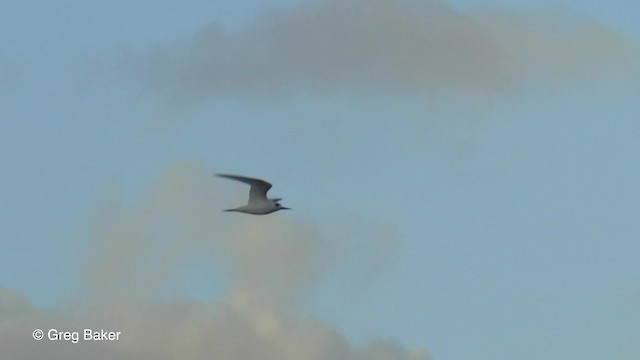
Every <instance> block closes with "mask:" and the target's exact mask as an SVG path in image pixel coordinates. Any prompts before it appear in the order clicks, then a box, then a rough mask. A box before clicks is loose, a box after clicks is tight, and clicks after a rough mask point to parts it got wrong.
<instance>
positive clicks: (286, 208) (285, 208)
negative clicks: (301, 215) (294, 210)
mask: <svg viewBox="0 0 640 360" xmlns="http://www.w3.org/2000/svg"><path fill="white" fill-rule="evenodd" d="M280 210H291V208H288V207H284V206H280Z"/></svg>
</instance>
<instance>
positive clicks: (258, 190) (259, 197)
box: [216, 174, 271, 204]
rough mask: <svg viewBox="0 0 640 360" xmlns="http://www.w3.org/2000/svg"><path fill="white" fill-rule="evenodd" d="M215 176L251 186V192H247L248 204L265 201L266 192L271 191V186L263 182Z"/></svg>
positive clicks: (239, 177) (223, 175)
mask: <svg viewBox="0 0 640 360" xmlns="http://www.w3.org/2000/svg"><path fill="white" fill-rule="evenodd" d="M216 175H217V176H220V177H223V178H227V179H231V180H237V181H241V182H243V183H245V184H249V185H251V190H249V204H251V203H255V202H262V201H266V200H267V191H269V189H271V184H269V183H268V182H266V181H264V180H260V179H254V178H250V177H246V176H238V175H229V174H216Z"/></svg>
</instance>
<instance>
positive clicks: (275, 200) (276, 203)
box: [271, 198, 291, 211]
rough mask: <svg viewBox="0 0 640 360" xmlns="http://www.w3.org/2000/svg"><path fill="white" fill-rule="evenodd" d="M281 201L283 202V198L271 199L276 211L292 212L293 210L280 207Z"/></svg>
mask: <svg viewBox="0 0 640 360" xmlns="http://www.w3.org/2000/svg"><path fill="white" fill-rule="evenodd" d="M280 200H282V199H281V198H277V199H271V201H273V205H274V206H275V207H276V211H278V210H291V208H288V207H285V206H282V205H280V202H279V201H280Z"/></svg>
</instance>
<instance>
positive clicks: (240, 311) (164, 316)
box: [0, 162, 428, 360]
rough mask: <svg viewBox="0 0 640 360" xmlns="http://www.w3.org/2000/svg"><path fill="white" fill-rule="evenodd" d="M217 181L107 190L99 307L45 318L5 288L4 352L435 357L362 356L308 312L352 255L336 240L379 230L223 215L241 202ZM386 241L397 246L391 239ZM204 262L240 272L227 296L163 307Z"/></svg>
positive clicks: (187, 169)
mask: <svg viewBox="0 0 640 360" xmlns="http://www.w3.org/2000/svg"><path fill="white" fill-rule="evenodd" d="M212 174H213V171H211V170H209V169H207V167H206V166H204V165H203V164H201V163H193V162H190V163H181V164H176V165H174V166H173V167H171V168H170V169H169V170H168V171H167V172H166V173H165V174H164V175H163V176H162V177H161V178H160V179H159V180H158V181H157V182H156V183H155V185H154V186H153V187H152V189H151V190H150V191H149V193H148V194H146V196H145V197H144V198H142V199H140V200H139V201H136V202H133V203H127V202H126V201H124V200H125V199H123V197H122V196H121V195H118V193H117V192H116V191H114V190H112V189H111V190H109V191H107V193H106V194H105V196H104V198H103V200H102V201H101V202H102V203H103V204H102V206H100V210H99V211H97V212H96V214H95V220H94V223H93V225H92V228H91V232H90V240H91V243H92V246H91V247H90V248H89V254H88V258H87V268H86V269H85V270H84V271H83V273H84V274H85V281H86V284H87V290H88V291H89V299H90V300H89V301H88V302H85V303H84V305H82V306H77V304H74V306H73V307H69V308H66V309H64V308H63V309H57V310H51V311H40V310H37V309H33V308H32V307H31V306H30V305H29V303H28V302H27V300H26V298H25V297H24V296H22V295H21V294H20V293H18V292H15V291H9V290H0V320H1V321H0V348H2V349H3V354H5V355H7V356H8V358H11V359H17V360H28V359H36V358H47V359H58V358H59V359H67V360H74V359H89V358H90V359H111V358H119V359H134V358H135V359H142V360H144V359H154V360H155V359H160V360H162V359H186V360H191V359H193V360H199V359H217V360H237V359H247V360H250V359H260V360H297V359H310V360H314V359H317V360H320V359H323V360H324V359H335V360H365V359H366V360H371V359H374V360H425V359H428V355H427V353H426V351H425V350H420V349H418V350H407V349H405V348H404V347H402V346H401V345H399V344H398V343H397V342H395V341H391V340H377V341H372V342H371V343H370V344H368V345H367V346H365V347H362V348H356V347H354V346H352V345H351V344H350V343H349V341H348V340H347V339H346V338H345V337H344V336H342V335H341V334H339V333H338V332H337V331H336V330H335V329H334V328H333V327H331V326H330V325H328V324H324V323H322V322H320V321H318V320H315V319H314V318H312V317H310V316H306V315H304V307H303V306H300V305H301V303H302V301H303V300H304V298H305V296H307V295H308V294H309V293H310V291H309V290H310V289H311V288H312V287H313V286H314V284H316V282H317V280H318V278H319V277H320V275H321V274H322V273H323V271H325V270H326V267H327V265H329V264H331V263H332V262H334V261H337V260H336V259H337V258H336V254H337V252H339V250H340V249H343V248H344V247H334V248H332V245H331V242H332V241H340V242H344V241H349V239H350V238H352V237H354V236H357V235H358V232H362V231H364V232H365V233H366V232H368V231H371V232H375V231H376V225H372V224H367V223H366V222H364V221H361V220H359V221H347V222H346V223H344V224H339V225H338V226H334V228H335V229H337V231H333V230H327V229H325V228H324V227H323V228H322V229H321V228H320V227H319V226H318V225H314V224H306V223H304V222H302V221H300V220H298V219H295V217H294V218H293V219H292V218H291V216H295V215H293V214H291V215H290V216H269V217H250V216H236V215H237V214H228V213H223V212H222V211H221V210H220V209H222V208H224V205H223V204H224V203H230V202H229V201H230V199H229V195H225V194H224V193H223V192H222V191H220V188H219V186H216V179H215V178H213V177H212V176H211V175H212ZM218 185H219V184H218ZM380 229H381V230H382V231H383V233H382V235H381V236H382V237H392V236H394V235H395V234H393V233H390V232H389V230H388V227H384V226H383V227H381V228H380ZM385 231H386V232H385ZM376 242H383V243H384V244H385V246H393V239H391V238H390V239H385V240H376ZM341 246H344V245H341ZM361 246H364V247H366V245H365V244H361ZM376 246H379V245H376ZM365 251H366V249H365ZM376 252H377V250H373V253H376ZM198 257H204V258H205V259H208V261H209V262H210V265H211V266H213V267H215V268H216V269H218V270H219V271H220V272H222V273H224V274H226V275H227V276H228V279H229V286H228V289H227V290H226V292H225V294H224V295H222V296H221V297H220V299H218V301H216V302H215V303H205V302H196V301H191V300H174V301H171V302H167V301H164V302H163V301H160V300H159V299H160V297H161V296H160V295H161V294H162V290H166V289H167V288H170V286H171V285H172V284H173V283H174V282H175V281H176V277H175V274H176V273H177V272H179V271H180V270H182V269H184V268H185V267H188V266H189V265H190V264H191V262H192V261H193V260H194V259H196V258H198ZM372 259H373V261H378V260H377V259H375V258H372ZM377 264H378V263H376V265H377ZM203 286H206V284H203ZM178 298H184V297H180V296H179V297H178ZM36 328H40V329H43V330H44V331H45V332H46V331H48V329H51V328H55V329H58V330H61V331H80V332H81V333H82V331H83V329H84V328H90V329H96V330H100V329H105V330H113V331H121V332H122V338H121V340H119V341H114V342H105V341H102V342H89V341H79V342H78V343H77V344H73V343H70V342H68V341H49V340H42V341H35V340H33V339H32V331H33V330H34V329H36ZM80 336H82V334H80Z"/></svg>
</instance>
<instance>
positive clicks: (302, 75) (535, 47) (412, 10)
mask: <svg viewBox="0 0 640 360" xmlns="http://www.w3.org/2000/svg"><path fill="white" fill-rule="evenodd" d="M639 59H640V56H639V52H638V48H637V46H636V44H635V43H633V42H631V41H629V40H628V39H625V38H624V37H622V36H621V35H619V34H616V33H615V32H613V31H612V30H610V29H607V28H606V27H604V26H602V25H600V24H598V23H595V22H593V21H579V20H577V19H574V18H571V17H570V16H551V15H544V14H520V15H512V14H507V13H504V12H500V11H493V12H490V11H485V12H460V11H458V10H455V9H453V8H451V7H449V6H448V5H447V4H446V3H443V2H441V1H435V0H430V1H422V2H413V1H408V0H373V1H372V0H341V1H333V0H328V1H319V2H308V3H304V4H301V5H297V6H295V7H292V8H285V9H281V10H277V11H272V12H269V13H265V14H263V16H261V17H259V18H258V19H257V20H256V21H254V22H253V23H251V24H250V25H247V26H246V27H244V28H240V29H237V30H228V29H225V28H224V27H222V26H220V25H217V24H212V25H210V26H208V27H206V28H204V29H202V30H201V31H200V32H199V33H198V34H197V35H196V36H195V37H194V38H193V39H192V40H191V41H189V42H184V43H181V44H173V45H170V46H166V47H164V48H158V49H155V50H154V51H150V52H147V53H143V54H129V56H126V57H125V60H124V64H126V68H128V69H129V70H130V71H129V72H128V74H129V75H130V76H132V77H134V78H137V79H138V80H141V81H142V82H143V83H144V84H146V86H147V88H148V89H149V90H150V91H152V92H155V93H158V94H160V95H161V96H163V100H165V101H168V102H170V103H171V104H173V105H188V104H191V103H193V102H199V101H204V100H208V99H212V98H218V97H222V96H257V97H267V98H268V97H273V96H276V97H282V96H287V95H289V94H292V93H295V92H309V93H316V94H325V93H342V92H345V93H348V94H350V95H368V94H380V95H393V94H402V95H420V94H424V93H425V92H429V93H433V92H436V93H437V92H440V91H447V90H449V89H462V90H465V91H467V90H471V91H477V92H480V93H486V92H489V93H502V92H505V91H506V90H511V89H513V87H514V86H515V85H516V84H519V83H520V82H521V81H522V80H533V79H535V80H538V81H539V80H544V81H560V82H567V81H568V82H570V83H573V82H575V81H576V80H577V79H578V78H583V77H586V78H589V79H593V78H598V77H603V76H604V77H607V76H610V75H615V74H629V72H633V74H635V75H637V74H638V66H637V63H638V60H639Z"/></svg>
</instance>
